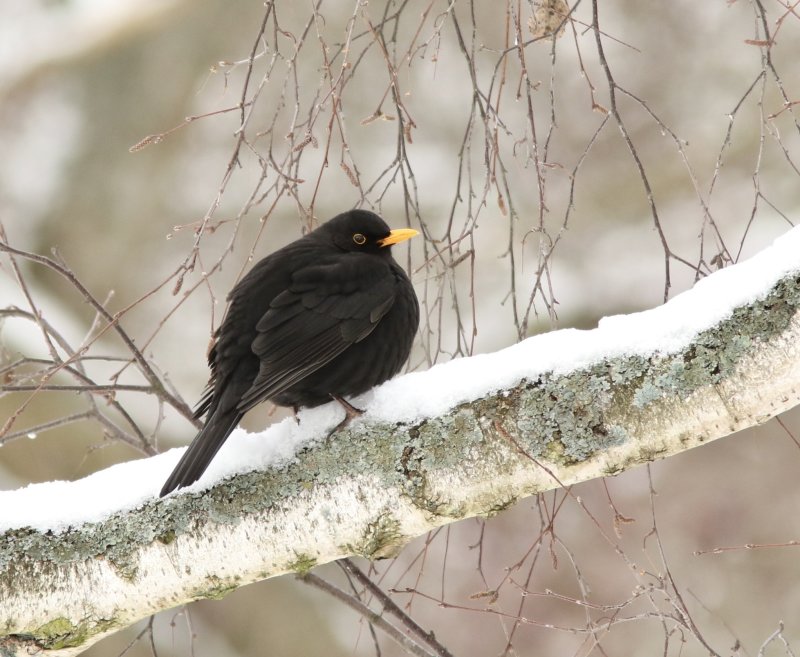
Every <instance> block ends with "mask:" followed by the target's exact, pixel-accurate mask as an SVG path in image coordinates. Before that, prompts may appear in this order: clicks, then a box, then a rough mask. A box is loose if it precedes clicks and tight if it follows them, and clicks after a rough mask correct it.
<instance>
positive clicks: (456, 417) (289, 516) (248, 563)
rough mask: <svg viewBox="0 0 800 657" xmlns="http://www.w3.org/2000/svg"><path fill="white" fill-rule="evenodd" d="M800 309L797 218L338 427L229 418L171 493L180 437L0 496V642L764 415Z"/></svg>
mask: <svg viewBox="0 0 800 657" xmlns="http://www.w3.org/2000/svg"><path fill="white" fill-rule="evenodd" d="M799 308H800V229H794V230H793V231H791V232H790V233H788V234H787V235H786V236H784V237H783V238H781V240H779V241H778V242H776V244H775V246H773V247H772V248H770V249H768V250H766V251H764V252H762V253H761V254H759V255H758V256H757V257H756V258H753V259H752V260H750V261H748V262H746V263H743V264H740V265H736V266H733V267H730V268H728V269H725V270H722V271H720V272H718V273H716V274H714V275H712V276H710V277H708V278H707V279H705V280H703V281H701V283H699V284H698V285H696V286H695V288H694V289H693V290H690V291H689V292H687V293H684V294H683V295H679V296H678V297H676V298H674V299H673V300H671V301H670V302H668V303H667V304H665V305H664V306H662V307H660V308H657V309H655V310H652V311H647V312H645V313H638V314H635V315H629V316H620V317H614V318H609V319H607V320H604V321H603V322H602V323H601V325H600V327H599V328H598V329H595V330H593V331H558V332H553V333H550V334H547V335H542V336H537V337H535V338H531V339H530V340H527V341H525V342H523V343H521V344H519V345H515V346H514V347H512V348H510V349H507V350H504V351H501V352H498V353H497V354H487V355H485V356H478V357H475V358H470V359H462V360H460V361H454V362H453V363H449V364H446V365H443V366H438V367H435V368H433V369H431V370H430V371H428V372H422V373H415V374H411V375H407V376H405V377H401V378H400V379H397V380H395V381H393V382H390V383H389V384H386V385H384V386H382V387H381V388H380V389H378V390H377V391H375V392H374V395H373V396H372V397H371V401H369V400H367V401H368V406H367V408H368V412H367V413H366V414H365V416H363V417H362V418H360V419H359V420H357V421H355V422H353V423H352V424H351V425H350V426H349V427H347V428H345V429H344V430H341V431H339V432H337V433H336V434H335V435H333V436H331V437H329V438H325V437H324V436H325V433H326V432H327V431H328V430H329V429H328V427H330V426H335V424H336V422H337V421H338V418H337V417H336V409H335V407H331V408H328V409H322V410H320V411H315V412H307V413H305V414H301V418H300V419H301V421H300V423H299V425H298V424H297V423H296V422H294V421H293V420H286V421H284V422H283V423H281V424H280V425H278V426H277V427H273V428H271V429H270V430H268V431H267V432H265V433H264V434H262V435H260V436H247V435H246V434H244V433H243V432H240V433H237V434H236V435H235V436H234V437H233V440H232V441H231V444H230V445H226V447H225V449H223V451H222V452H221V453H220V457H219V463H217V464H215V466H214V468H212V470H211V471H210V472H209V473H207V475H206V476H205V477H204V478H203V479H202V480H201V481H200V482H198V484H196V485H195V486H193V487H191V488H190V489H188V490H186V491H185V492H182V493H180V494H175V495H171V496H169V497H167V498H165V499H163V500H158V499H155V495H156V491H157V490H158V489H159V487H160V486H161V483H162V481H163V479H164V477H165V476H166V474H167V473H168V471H169V470H170V469H171V467H172V465H173V464H174V461H175V460H176V459H177V458H178V457H179V455H180V454H179V452H180V450H173V451H172V452H170V453H167V454H164V455H159V456H156V457H153V458H150V459H142V460H140V461H136V462H133V463H130V464H122V465H120V466H115V467H114V468H109V469H108V470H107V471H104V472H101V473H97V474H96V475H93V476H92V477H89V478H87V479H86V480H82V481H80V482H73V483H63V482H62V483H51V484H41V485H37V486H31V487H28V488H26V489H22V490H20V491H11V492H7V493H0V531H4V533H3V534H0V628H2V635H0V655H3V657H6V656H10V655H27V654H31V652H36V653H37V654H48V655H70V654H76V653H77V652H80V651H81V650H83V649H85V648H86V647H88V646H89V645H91V644H92V643H94V642H95V641H97V640H99V639H100V638H102V637H103V636H104V635H106V634H109V633H111V632H114V631H115V630H117V629H120V628H121V627H124V626H126V625H129V624H131V623H133V622H135V621H136V620H138V619H140V618H143V617H145V616H147V615H149V614H152V613H154V612H157V611H160V610H163V609H167V608H170V607H174V606H176V605H179V604H182V603H184V602H187V601H189V600H193V599H197V598H208V597H218V596H221V595H224V594H225V593H227V592H228V591H230V590H232V589H235V588H237V587H239V586H242V585H244V584H247V583H249V582H253V581H256V580H260V579H264V578H268V577H273V576H276V575H280V574H283V573H287V572H306V571H308V569H310V568H312V567H314V566H315V565H317V564H321V563H325V562H328V561H331V560H334V559H339V558H341V557H344V556H347V555H353V554H358V555H363V556H365V557H368V558H373V559H374V558H379V557H388V556H391V555H393V554H395V553H396V551H397V550H399V549H400V548H401V547H402V546H403V545H405V544H406V543H407V542H408V541H409V540H411V539H412V538H414V537H416V536H419V535H420V534H423V533H424V532H426V531H429V530H431V529H434V528H436V527H439V526H441V525H444V524H447V523H451V522H454V521H456V520H461V519H463V518H468V517H471V516H477V515H487V514H492V513H495V512H497V511H498V510H501V509H503V508H505V507H507V506H509V505H510V504H513V503H514V502H515V501H517V500H518V499H520V498H523V497H526V496H529V495H534V494H536V493H539V492H541V491H545V490H549V489H552V488H555V487H558V486H563V485H568V484H574V483H576V482H580V481H585V480H587V479H591V478H594V477H600V476H607V475H613V474H616V473H619V472H622V471H624V470H626V469H627V468H630V467H632V466H635V465H638V464H641V463H646V462H649V461H652V460H653V459H656V458H662V457H666V456H669V455H672V454H676V453H679V452H681V451H684V450H686V449H689V448H691V447H694V446H697V445H700V444H703V443H705V442H708V441H710V440H714V439H716V438H721V437H723V436H726V435H728V434H730V433H732V432H734V431H738V430H740V429H743V428H745V427H749V426H753V425H756V424H759V423H762V422H765V421H766V420H768V419H769V418H771V417H773V416H775V415H777V414H778V413H781V412H783V411H785V410H787V409H789V408H791V407H793V406H795V405H796V404H798V402H800V312H799V311H798V309H799ZM320 436H322V437H320ZM265 445H266V446H265ZM295 452H296V453H295ZM267 463H270V464H272V466H271V467H264V465H265V464H267ZM234 473H238V474H236V476H234V477H230V478H227V479H224V477H226V476H227V475H230V474H234ZM120 489H121V492H120ZM38 651H41V652H38Z"/></svg>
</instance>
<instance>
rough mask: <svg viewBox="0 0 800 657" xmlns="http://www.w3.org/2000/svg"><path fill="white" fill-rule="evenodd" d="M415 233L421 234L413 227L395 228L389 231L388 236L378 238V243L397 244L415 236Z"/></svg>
mask: <svg viewBox="0 0 800 657" xmlns="http://www.w3.org/2000/svg"><path fill="white" fill-rule="evenodd" d="M414 235H419V231H418V230H414V229H413V228H395V229H394V230H393V231H392V232H391V233H389V236H388V237H384V238H383V239H382V240H378V244H380V245H381V246H391V245H392V244H397V243H398V242H405V241H406V240H408V239H411V238H412V237H414Z"/></svg>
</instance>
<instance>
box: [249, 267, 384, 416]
mask: <svg viewBox="0 0 800 657" xmlns="http://www.w3.org/2000/svg"><path fill="white" fill-rule="evenodd" d="M395 295H396V282H395V277H394V275H393V273H392V271H391V269H390V268H389V267H388V266H387V265H386V264H385V263H384V262H383V261H380V260H378V261H375V259H374V258H370V257H366V256H362V255H360V254H352V256H348V257H347V258H345V259H338V260H335V261H328V262H324V261H323V262H321V263H319V264H315V265H312V266H307V267H303V268H302V269H300V270H299V271H297V272H295V273H294V275H293V276H292V283H291V285H290V286H289V288H288V289H287V290H285V291H283V292H282V293H281V294H279V295H277V296H276V297H275V299H273V301H272V303H271V304H270V307H269V309H268V310H267V312H266V313H264V315H263V316H262V317H261V319H260V321H259V322H258V325H257V332H258V333H257V335H256V338H255V339H254V340H253V343H252V346H251V348H252V350H253V353H254V354H255V355H256V356H258V358H259V360H260V369H259V373H258V376H257V377H256V379H255V381H254V382H253V385H252V386H251V387H250V389H249V390H248V391H247V392H246V393H245V394H244V396H243V397H242V399H241V401H240V402H239V405H238V409H239V410H240V411H241V412H246V411H248V410H249V409H251V408H252V407H253V406H255V405H256V404H258V403H260V402H262V401H264V400H265V399H270V398H271V397H274V396H275V395H277V394H279V393H280V392H282V391H284V390H286V389H287V388H289V387H290V386H292V385H294V384H295V383H297V382H298V381H301V380H302V379H303V378H305V377H306V376H308V375H309V374H311V373H313V372H315V371H317V370H318V369H320V368H321V367H323V366H324V365H326V364H327V363H329V362H330V361H331V360H333V359H334V358H336V357H337V356H338V355H339V354H341V353H342V352H344V351H345V350H346V349H347V348H348V347H349V346H350V345H352V344H354V343H356V342H359V341H360V340H363V339H364V338H365V337H367V336H368V335H369V334H370V333H371V332H372V331H373V330H374V329H375V327H376V326H377V325H378V322H379V321H380V320H381V318H382V317H383V316H384V315H385V314H386V313H387V312H388V311H389V309H390V308H391V307H392V304H393V303H394V300H395Z"/></svg>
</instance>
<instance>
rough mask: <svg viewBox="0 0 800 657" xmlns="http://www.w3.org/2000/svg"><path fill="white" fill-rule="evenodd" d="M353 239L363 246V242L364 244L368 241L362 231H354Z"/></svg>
mask: <svg viewBox="0 0 800 657" xmlns="http://www.w3.org/2000/svg"><path fill="white" fill-rule="evenodd" d="M353 241H354V242H355V243H356V244H358V245H359V246H361V245H362V244H364V243H365V242H366V241H367V238H366V237H364V236H363V235H362V234H361V233H354V234H353Z"/></svg>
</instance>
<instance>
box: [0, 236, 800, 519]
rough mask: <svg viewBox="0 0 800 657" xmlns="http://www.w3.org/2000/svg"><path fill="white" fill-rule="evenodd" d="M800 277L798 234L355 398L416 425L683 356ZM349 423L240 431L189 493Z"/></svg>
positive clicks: (154, 485) (64, 513) (320, 414)
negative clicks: (537, 381)
mask: <svg viewBox="0 0 800 657" xmlns="http://www.w3.org/2000/svg"><path fill="white" fill-rule="evenodd" d="M798 270H800V227H797V228H794V229H792V230H791V231H789V232H788V233H786V234H785V235H783V236H782V237H781V238H779V239H778V240H776V241H775V243H774V244H773V246H771V247H770V248H768V249H765V250H764V251H762V252H761V253H759V254H757V255H756V256H754V257H753V258H751V259H750V260H747V261H745V262H743V263H740V264H737V265H734V266H731V267H728V268H726V269H723V270H721V271H719V272H716V273H715V274H713V275H712V276H709V277H707V278H705V279H703V280H701V281H700V282H699V283H698V284H697V285H695V286H694V287H693V288H692V289H691V290H688V291H687V292H684V293H682V294H680V295H678V296H676V297H674V298H673V299H671V300H670V301H669V302H667V303H666V304H664V305H663V306H660V307H658V308H654V309H652V310H647V311H644V312H640V313H634V314H631V315H618V316H614V317H607V318H605V319H603V320H602V321H601V322H600V325H599V326H598V328H596V329H593V330H591V331H578V330H574V329H567V330H563V331H553V332H551V333H546V334H543V335H537V336H535V337H532V338H530V339H528V340H525V341H523V342H521V343H519V344H516V345H514V346H511V347H509V348H507V349H503V350H501V351H499V352H496V353H492V354H484V355H480V356H474V357H472V358H462V359H459V360H454V361H451V362H449V363H444V364H441V365H437V366H435V367H433V368H431V369H430V370H428V371H426V372H414V373H411V374H407V375H405V376H402V377H398V378H396V379H394V380H392V381H389V382H387V383H385V384H384V385H383V386H380V387H379V388H377V389H375V390H374V391H371V392H369V393H367V394H366V395H363V396H362V397H361V398H360V399H356V400H354V401H355V403H356V405H357V406H360V407H361V408H365V409H366V413H365V415H364V417H363V420H361V419H359V420H356V421H384V422H412V421H415V420H420V419H422V418H425V417H431V416H435V415H440V414H442V413H444V412H446V411H447V410H448V409H450V408H452V407H453V406H454V405H456V404H459V403H461V402H465V401H469V400H471V399H475V398H477V397H481V396H484V395H486V394H487V393H490V392H494V391H497V390H501V389H504V388H508V387H511V386H513V385H515V384H516V383H518V382H519V381H520V380H522V379H523V378H526V377H535V376H537V375H539V374H541V373H544V372H548V371H552V372H556V373H566V372H570V371H573V370H576V369H580V368H582V367H585V366H588V365H590V364H592V363H595V362H598V361H601V360H603V359H606V358H613V357H615V356H620V355H636V354H638V355H646V354H652V353H655V352H660V353H670V352H675V351H678V350H680V349H681V348H683V347H684V346H685V345H686V344H688V343H689V342H690V341H691V340H692V338H693V337H694V336H695V335H697V333H699V332H701V331H703V330H705V329H708V328H710V327H712V326H714V325H715V324H717V323H718V322H720V321H721V320H723V319H725V318H726V317H728V316H729V315H730V314H731V312H732V310H733V309H734V308H736V307H737V306H741V305H745V304H748V303H750V302H752V301H754V300H756V299H758V298H760V297H763V296H765V295H766V294H767V293H768V292H769V290H770V289H771V287H772V286H773V285H774V284H775V282H776V281H778V280H779V279H780V278H782V277H783V276H784V275H786V274H787V273H789V272H793V271H798ZM342 417H343V412H342V410H341V408H339V406H338V404H328V405H326V406H323V407H320V408H317V409H309V410H305V411H301V412H300V414H299V420H300V421H299V424H298V423H297V422H295V421H294V419H292V418H287V419H285V420H283V421H281V422H279V423H277V424H275V425H273V426H270V427H269V428H268V429H266V430H265V431H263V432H261V433H258V434H248V433H247V432H245V431H243V430H241V429H237V430H236V431H235V432H234V433H233V434H231V437H230V438H229V439H228V441H227V442H226V443H225V445H224V446H223V448H222V449H221V450H220V453H219V454H218V455H217V457H216V458H215V459H214V461H213V462H212V464H211V466H210V467H209V469H208V471H207V472H206V473H205V474H204V475H203V477H202V478H201V479H200V481H198V482H197V483H196V484H194V485H193V486H190V487H188V488H184V489H181V490H182V491H197V490H202V489H205V488H208V487H209V486H211V485H213V484H214V483H216V482H217V481H219V480H220V479H222V478H224V477H226V476H229V475H231V474H234V473H237V472H246V471H249V470H253V469H259V468H266V467H268V466H277V467H279V466H281V465H282V464H285V463H287V462H289V461H290V460H291V459H292V458H293V457H294V455H295V454H296V453H297V451H298V450H299V449H300V448H301V447H303V446H304V445H307V444H308V443H309V442H310V441H314V440H318V439H320V438H322V437H324V436H325V435H326V434H327V432H328V431H329V430H330V429H331V428H332V427H334V426H335V425H336V423H337V422H339V421H340V419H341V418H342ZM182 453H183V448H180V449H173V450H170V451H169V452H166V453H165V454H161V455H159V456H155V457H152V458H147V459H141V460H138V461H132V462H129V463H122V464H119V465H116V466H113V467H111V468H108V469H106V470H103V471H101V472H97V473H95V474H93V475H91V476H89V477H86V478H84V479H81V480H79V481H75V482H63V481H57V482H49V483H43V484H33V485H30V486H27V487H25V488H21V489H18V490H14V491H7V492H0V531H5V530H7V529H12V528H19V527H26V526H28V527H33V528H35V529H39V530H52V531H63V530H65V529H66V528H68V527H69V526H75V525H78V524H80V523H84V522H97V521H101V520H103V519H104V518H106V517H108V516H109V515H111V514H112V513H114V512H116V511H122V510H128V509H132V508H136V507H137V506H139V505H141V504H142V503H143V502H145V501H147V500H149V499H152V498H153V497H155V496H156V495H157V494H158V491H159V489H160V488H161V485H162V483H163V482H164V480H165V479H166V478H167V476H168V475H169V473H170V471H171V470H172V468H173V467H174V465H175V464H176V463H177V461H178V459H179V458H180V455H181V454H182ZM177 494H180V492H179V493H177Z"/></svg>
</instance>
